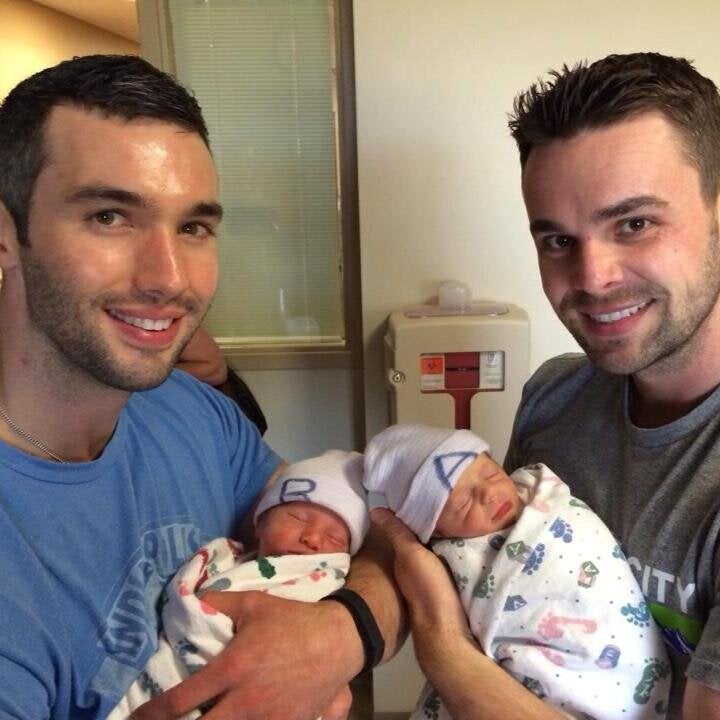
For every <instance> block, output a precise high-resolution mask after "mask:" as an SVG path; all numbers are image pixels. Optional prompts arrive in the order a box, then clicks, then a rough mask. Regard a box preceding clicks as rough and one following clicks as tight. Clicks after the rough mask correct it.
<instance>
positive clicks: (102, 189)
mask: <svg viewBox="0 0 720 720" xmlns="http://www.w3.org/2000/svg"><path fill="white" fill-rule="evenodd" d="M83 200H110V201H112V202H116V203H121V204H123V205H133V206H134V207H146V206H147V203H146V202H145V200H143V198H142V196H141V195H139V194H138V193H134V192H130V191H129V190H122V189H120V188H114V187H108V186H105V185H85V186H83V187H80V188H78V189H77V190H75V191H74V192H72V193H70V195H68V196H67V197H66V198H65V202H66V203H75V202H82V201H83Z"/></svg>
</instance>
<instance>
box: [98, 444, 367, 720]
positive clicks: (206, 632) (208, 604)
mask: <svg viewBox="0 0 720 720" xmlns="http://www.w3.org/2000/svg"><path fill="white" fill-rule="evenodd" d="M362 471H363V457H362V455H361V454H360V453H347V452H343V451H340V450H330V451H328V452H327V453H324V454H323V455H320V456H319V457H315V458H309V459H307V460H302V461H301V462H298V463H295V464H293V465H289V466H288V467H287V468H286V469H285V471H284V472H283V473H282V474H281V475H280V476H279V478H278V480H277V481H276V482H275V483H274V484H273V485H272V486H271V487H270V488H269V489H268V490H267V491H266V492H265V494H264V495H263V496H262V498H261V500H260V502H259V504H258V506H257V509H256V511H255V515H254V522H255V530H256V535H257V540H258V550H257V552H256V553H249V554H247V553H245V552H244V551H243V547H242V545H241V543H239V542H237V541H235V540H232V539H230V538H217V539H215V540H213V541H211V542H210V543H208V544H207V545H204V546H203V547H201V548H200V549H199V550H198V551H197V552H196V553H195V555H193V557H192V558H191V559H190V560H189V561H188V562H187V563H185V565H183V566H182V567H181V568H180V569H179V570H178V572H177V573H176V575H175V576H174V577H173V579H172V580H171V581H170V583H169V584H168V588H167V590H166V595H165V604H164V606H163V609H162V621H163V633H162V634H161V636H160V638H159V641H158V649H157V651H156V652H155V654H154V655H153V656H152V657H151V658H150V660H149V662H148V664H147V665H146V667H145V669H144V670H143V671H142V672H141V674H140V676H139V677H138V679H137V680H136V681H135V682H134V683H133V685H132V686H131V687H130V689H129V690H128V692H127V693H126V694H125V696H124V697H123V699H122V701H121V702H120V703H119V704H118V705H117V706H116V707H115V709H114V710H113V711H112V713H111V714H110V716H109V719H110V720H126V719H127V718H128V717H129V715H130V713H131V712H132V711H133V710H135V709H136V708H138V707H139V706H140V705H142V704H143V703H145V702H147V701H148V700H150V699H151V698H152V697H154V696H155V695H158V694H160V693H161V692H163V691H165V690H167V689H169V688H171V687H173V686H174V685H177V684H178V683H179V682H180V681H181V680H183V679H184V678H186V677H188V676H189V675H191V674H192V673H193V672H195V671H196V670H198V669H199V668H200V667H202V666H203V665H205V664H206V663H207V662H208V661H209V660H210V659H211V658H213V657H215V655H217V654H218V653H219V652H220V651H221V650H222V649H223V648H224V647H225V646H226V645H227V643H228V642H229V641H230V639H231V638H232V636H233V621H232V620H231V616H233V615H234V611H233V601H234V599H235V597H236V596H234V595H232V593H227V594H226V593H225V592H224V591H227V590H233V591H241V590H261V591H263V592H268V593H270V594H271V595H276V596H279V597H284V598H288V599H291V600H302V601H306V602H315V601H317V600H320V599H321V598H323V597H325V596H326V595H329V594H330V593H332V592H334V591H335V590H338V589H339V588H340V587H342V585H343V583H344V580H345V576H346V575H347V573H348V571H349V568H350V556H351V555H352V554H354V553H356V552H357V551H358V549H359V548H360V546H361V545H362V542H363V540H364V538H365V535H366V533H367V530H368V525H369V518H368V512H367V504H366V500H365V490H364V488H363V486H362ZM198 716H199V713H198V712H192V713H189V714H188V715H186V716H185V717H187V718H194V717H198Z"/></svg>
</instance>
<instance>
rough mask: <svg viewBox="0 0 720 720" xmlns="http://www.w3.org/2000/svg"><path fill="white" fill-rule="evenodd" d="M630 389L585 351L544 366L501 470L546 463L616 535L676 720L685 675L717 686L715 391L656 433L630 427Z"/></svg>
mask: <svg viewBox="0 0 720 720" xmlns="http://www.w3.org/2000/svg"><path fill="white" fill-rule="evenodd" d="M627 394H628V383H627V378H626V377H624V376H618V375H610V374H608V373H605V372H603V371H601V370H599V369H597V368H596V367H594V366H593V365H592V364H591V363H590V362H589V361H588V360H587V358H586V357H585V356H584V355H563V356H560V357H557V358H554V359H552V360H549V361H548V362H547V363H545V364H544V365H543V366H542V367H541V368H540V369H539V370H538V371H537V372H536V373H535V374H534V375H533V377H532V378H531V379H530V380H529V381H528V383H527V385H526V386H525V389H524V391H523V398H522V403H521V407H520V410H519V411H518V414H517V417H516V418H515V427H514V429H513V437H512V440H511V442H510V448H509V450H508V454H507V456H506V458H505V469H506V470H507V471H508V472H512V471H513V470H515V469H516V468H518V467H520V466H521V465H528V464H531V463H538V462H543V463H545V464H546V465H548V466H549V467H550V468H552V469H553V470H554V471H555V472H556V473H557V474H558V475H559V476H560V477H561V478H563V480H564V481H565V482H566V483H567V484H568V485H569V486H570V489H571V491H572V494H573V495H575V496H576V497H578V498H579V499H581V500H584V501H585V502H586V503H588V505H590V507H591V508H592V509H593V510H594V511H595V512H596V513H597V514H598V515H599V516H600V517H601V518H602V519H603V520H604V521H605V523H606V524H607V525H608V527H609V528H610V530H611V531H612V532H613V534H614V535H615V537H616V538H617V539H618V541H619V542H620V544H621V546H622V548H623V550H624V551H625V553H626V555H627V556H628V561H629V562H630V565H631V567H632V569H633V572H634V573H635V576H636V577H637V579H638V582H639V583H640V586H641V588H642V590H643V593H644V594H645V597H646V599H647V601H648V604H649V607H650V610H651V612H652V614H653V616H654V617H655V619H656V620H657V621H658V623H659V624H660V626H661V628H662V630H663V633H664V635H665V639H666V641H667V644H668V646H669V649H668V652H669V654H670V658H671V660H672V663H673V675H674V677H673V694H672V700H671V707H670V713H669V715H668V717H671V718H679V717H681V707H682V693H683V690H684V683H685V681H684V675H687V677H690V678H693V679H694V680H697V681H698V682H700V683H702V684H703V685H706V686H708V687H710V688H713V689H715V690H720V591H719V587H718V581H719V574H718V564H719V563H720V388H716V389H715V391H714V392H713V393H712V394H711V395H710V396H709V397H708V398H707V399H706V400H704V401H703V403H702V404H700V405H699V406H698V407H696V408H695V409H694V410H692V411H691V412H690V413H688V414H687V415H686V416H685V417H683V418H680V419H679V420H676V421H675V422H672V423H670V424H668V425H663V426H662V427H657V428H639V427H637V426H635V425H633V423H632V421H631V420H630V418H629V415H628V403H627ZM628 620H629V621H630V620H631V618H628Z"/></svg>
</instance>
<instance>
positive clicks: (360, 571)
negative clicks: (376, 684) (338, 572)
mask: <svg viewBox="0 0 720 720" xmlns="http://www.w3.org/2000/svg"><path fill="white" fill-rule="evenodd" d="M346 587H348V588H350V589H351V590H354V591H355V592H357V593H359V594H360V595H362V597H363V599H364V600H365V602H366V603H367V604H368V607H369V608H370V610H371V612H372V614H373V616H374V618H375V622H376V623H377V625H378V627H379V629H380V632H381V633H382V636H383V638H384V639H385V653H384V655H383V662H385V661H387V660H389V659H390V658H392V657H393V656H394V655H395V654H396V653H397V651H398V650H399V649H400V647H401V646H402V644H403V642H404V641H405V638H406V637H407V622H406V618H407V613H406V609H405V602H404V600H403V598H402V595H401V594H400V591H399V590H398V587H397V585H396V584H395V579H394V575H393V550H392V547H391V546H390V543H388V542H387V540H386V539H385V538H384V537H383V535H382V533H380V532H378V531H377V530H376V529H375V528H371V529H370V532H369V533H368V536H367V539H366V540H365V543H364V545H363V547H362V549H361V550H360V551H359V552H358V553H357V555H355V557H354V558H353V560H352V564H351V565H350V575H349V576H348V581H347V584H346Z"/></svg>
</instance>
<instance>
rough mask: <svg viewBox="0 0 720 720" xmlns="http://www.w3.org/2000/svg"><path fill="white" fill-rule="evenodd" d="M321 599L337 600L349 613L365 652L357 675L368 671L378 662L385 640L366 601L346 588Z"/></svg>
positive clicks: (383, 650) (380, 658)
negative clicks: (363, 661) (362, 663)
mask: <svg viewBox="0 0 720 720" xmlns="http://www.w3.org/2000/svg"><path fill="white" fill-rule="evenodd" d="M322 599H323V600H334V601H335V602H339V603H340V604H341V605H344V606H345V607H346V608H347V610H348V612H349V613H350V615H352V619H353V621H354V622H355V627H356V628H357V631H358V635H360V640H362V645H363V651H364V652H365V664H364V665H363V667H362V670H360V672H359V673H358V675H364V674H365V673H367V672H370V670H372V669H373V668H374V667H376V666H377V665H379V664H380V661H381V660H382V658H383V655H384V654H385V640H383V636H382V635H381V634H380V629H379V628H378V626H377V623H376V622H375V618H374V617H373V614H372V612H370V608H369V607H368V606H367V603H366V602H365V601H364V600H363V599H362V597H361V596H360V595H358V594H357V593H356V592H354V591H353V590H350V589H348V588H340V590H336V591H335V592H333V593H330V595H326V596H325V597H324V598H322Z"/></svg>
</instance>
